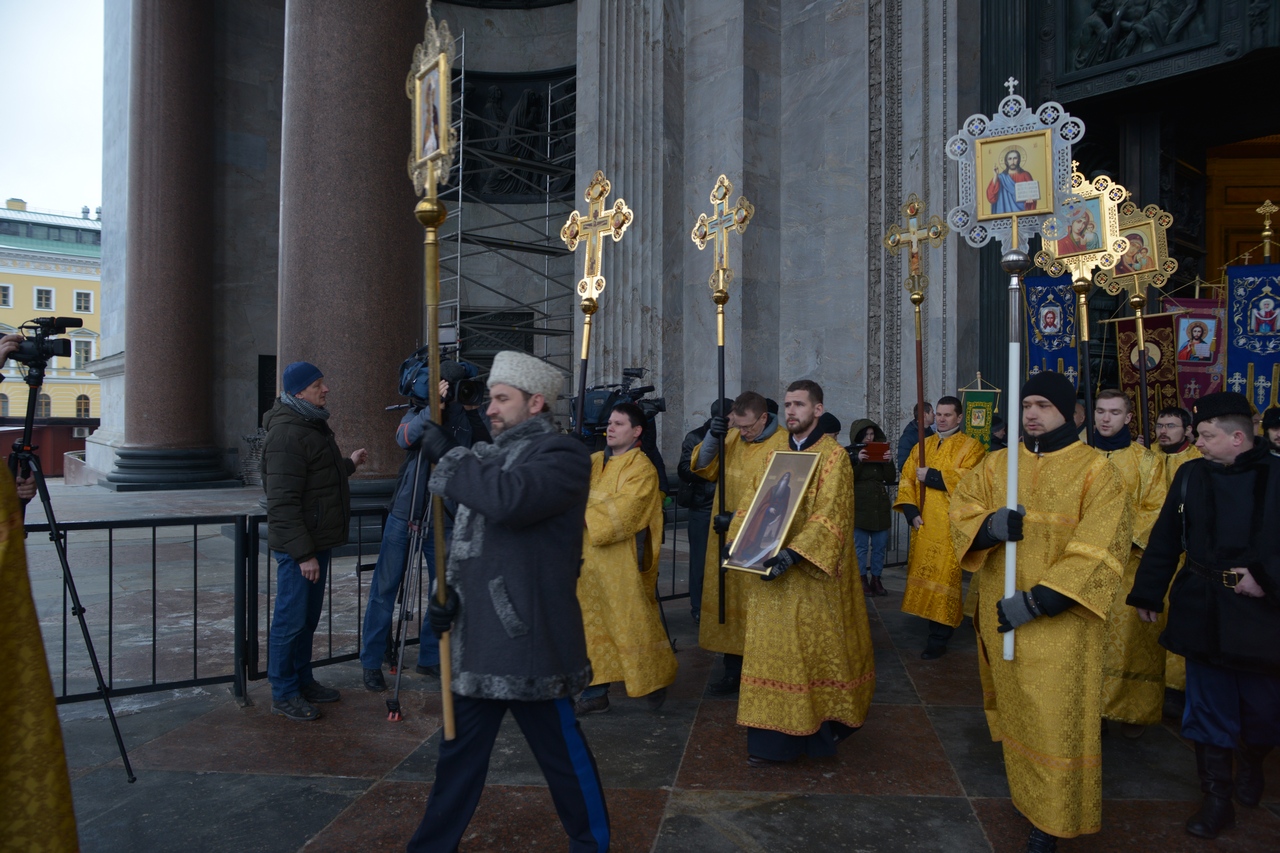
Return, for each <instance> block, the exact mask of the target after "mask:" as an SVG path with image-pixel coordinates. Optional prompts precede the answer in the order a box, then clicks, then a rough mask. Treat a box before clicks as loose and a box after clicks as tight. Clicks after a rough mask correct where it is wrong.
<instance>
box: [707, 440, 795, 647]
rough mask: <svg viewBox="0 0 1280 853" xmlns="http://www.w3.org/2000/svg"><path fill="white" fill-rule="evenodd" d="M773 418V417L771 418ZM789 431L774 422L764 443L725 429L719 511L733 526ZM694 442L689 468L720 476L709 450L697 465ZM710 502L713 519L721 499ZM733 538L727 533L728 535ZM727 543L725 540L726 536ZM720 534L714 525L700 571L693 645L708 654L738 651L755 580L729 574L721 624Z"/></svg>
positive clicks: (717, 460)
mask: <svg viewBox="0 0 1280 853" xmlns="http://www.w3.org/2000/svg"><path fill="white" fill-rule="evenodd" d="M775 422H776V421H775ZM787 436H788V433H787V431H786V430H785V429H783V428H782V427H781V426H779V427H778V428H777V429H776V430H774V433H773V435H771V436H769V437H768V438H766V439H764V440H763V441H759V442H753V441H743V440H742V436H741V435H740V434H739V433H738V431H737V430H736V429H731V430H729V434H728V435H727V436H725V439H724V442H725V443H724V461H725V472H724V487H725V488H724V511H725V512H727V513H733V515H734V524H735V525H741V524H742V519H743V518H744V517H745V516H746V514H747V510H748V509H749V508H750V506H751V498H752V497H753V496H754V495H755V493H756V486H757V485H759V483H760V480H761V479H762V478H763V477H764V471H765V468H767V467H768V465H769V458H770V457H771V456H772V455H773V451H775V450H786V449H787V447H788V442H787ZM701 452H702V445H701V444H699V445H698V446H697V447H695V448H694V449H693V455H692V456H691V457H690V462H689V470H690V471H692V472H693V473H695V474H697V475H698V476H699V477H702V478H703V479H704V480H711V481H715V480H716V478H717V477H718V476H719V474H720V457H719V455H718V454H712V457H711V459H710V461H708V462H707V464H706V465H703V466H701V467H699V466H698V462H699V459H698V454H699V453H701ZM719 494H720V493H719V487H718V486H717V491H716V497H715V498H714V499H713V500H712V503H711V514H712V517H713V518H714V516H715V514H716V513H717V512H719V508H720V498H719ZM730 538H732V537H730ZM726 541H727V540H726ZM720 562H721V560H720V537H719V536H717V535H716V532H715V530H714V529H712V530H711V531H710V533H709V534H708V535H707V561H706V568H705V569H704V570H703V578H704V580H703V584H702V616H701V619H700V621H699V622H698V645H700V646H702V647H703V648H704V649H707V650H709V651H713V652H721V653H722V654H728V655H741V654H742V644H743V640H744V638H745V634H746V622H745V619H744V613H743V607H744V597H745V595H746V593H745V591H744V587H745V586H746V584H747V583H748V582H749V581H754V580H755V578H752V577H749V576H748V575H746V574H744V573H743V572H728V573H727V574H726V575H725V579H724V624H723V625H721V624H720Z"/></svg>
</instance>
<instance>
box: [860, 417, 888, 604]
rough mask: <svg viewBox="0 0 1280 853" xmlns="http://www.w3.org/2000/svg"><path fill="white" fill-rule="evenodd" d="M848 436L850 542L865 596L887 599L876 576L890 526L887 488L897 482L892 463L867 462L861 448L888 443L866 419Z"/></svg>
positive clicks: (878, 572)
mask: <svg viewBox="0 0 1280 853" xmlns="http://www.w3.org/2000/svg"><path fill="white" fill-rule="evenodd" d="M849 435H850V437H851V438H852V439H853V443H852V444H850V445H849V459H850V460H851V461H852V462H853V501H854V503H853V541H854V545H855V547H856V549H857V552H858V571H859V572H860V573H861V574H862V591H863V592H864V593H866V594H867V595H888V591H887V590H885V588H884V584H883V583H881V582H880V573H881V572H882V571H884V552H885V546H887V545H888V544H889V525H890V524H892V523H893V520H892V518H893V517H892V509H891V501H890V500H889V486H891V485H893V484H894V483H896V482H897V480H898V477H897V473H898V472H897V470H896V468H895V467H894V464H893V462H872V461H869V460H868V457H867V451H866V447H865V445H866V444H867V443H868V442H871V441H880V442H884V441H887V440H888V439H886V438H885V435H884V430H882V429H880V427H879V425H878V424H876V423H875V422H874V421H872V420H868V419H867V418H863V419H862V420H860V421H855V422H854V423H853V426H851V427H850V428H849Z"/></svg>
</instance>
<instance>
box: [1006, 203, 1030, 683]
mask: <svg viewBox="0 0 1280 853" xmlns="http://www.w3.org/2000/svg"><path fill="white" fill-rule="evenodd" d="M1011 245H1012V246H1013V248H1012V249H1010V250H1009V251H1007V252H1005V253H1004V256H1003V257H1001V258H1000V268H1001V269H1003V270H1004V271H1005V272H1006V273H1008V274H1009V384H1008V386H1007V387H1008V388H1009V425H1010V426H1009V433H1010V437H1014V436H1016V435H1017V432H1016V431H1015V430H1014V429H1013V424H1014V418H1019V420H1020V419H1021V413H1020V412H1018V411H1017V410H1016V409H1015V408H1014V403H1013V401H1014V400H1017V399H1019V397H1018V396H1017V392H1018V389H1019V388H1020V386H1021V385H1022V277H1023V276H1024V275H1026V274H1027V270H1029V269H1031V256H1030V255H1028V254H1027V253H1026V252H1024V251H1022V249H1021V248H1019V247H1018V217H1016V216H1015V217H1013V240H1012V242H1011ZM1020 445H1021V442H1019V441H1011V442H1009V449H1008V452H1007V453H1006V454H1005V458H1006V459H1008V461H1009V464H1008V467H1007V468H1006V469H1005V506H1007V507H1008V508H1009V510H1010V511H1011V512H1017V511H1018V453H1019V452H1020V451H1021V449H1022V448H1021V446H1020ZM1017 591H1018V543H1017V542H1006V543H1004V597H1005V598H1009V597H1010V596H1012V595H1013V594H1014V593H1016V592H1017ZM1004 659H1005V660H1013V632H1012V631H1006V632H1005V635H1004Z"/></svg>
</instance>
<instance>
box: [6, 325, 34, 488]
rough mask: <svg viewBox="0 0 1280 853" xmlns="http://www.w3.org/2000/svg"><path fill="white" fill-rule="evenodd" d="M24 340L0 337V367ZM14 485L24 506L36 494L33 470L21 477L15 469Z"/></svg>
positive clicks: (13, 337)
mask: <svg viewBox="0 0 1280 853" xmlns="http://www.w3.org/2000/svg"><path fill="white" fill-rule="evenodd" d="M23 340H25V339H24V338H23V337H22V335H20V334H17V333H14V334H12V335H5V336H4V337H3V338H0V368H3V367H4V365H5V362H6V361H8V360H9V355H10V354H11V353H13V352H14V351H15V350H16V349H17V348H18V347H20V346H22V342H23ZM3 381H4V377H3V376H0V382H3ZM13 481H14V485H15V486H16V487H17V490H18V500H20V501H22V503H23V505H24V506H25V505H26V504H27V503H29V502H30V501H31V499H32V498H34V497H35V496H36V475H35V472H34V471H28V472H27V476H25V477H23V476H22V472H21V471H15V472H14V475H13Z"/></svg>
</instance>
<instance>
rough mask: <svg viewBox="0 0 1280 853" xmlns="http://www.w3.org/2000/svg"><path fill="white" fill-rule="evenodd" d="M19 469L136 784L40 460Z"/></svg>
mask: <svg viewBox="0 0 1280 853" xmlns="http://www.w3.org/2000/svg"><path fill="white" fill-rule="evenodd" d="M19 465H22V466H25V467H26V468H28V469H29V470H30V471H32V472H33V473H34V474H35V475H36V490H37V492H39V494H40V503H41V505H42V506H43V507H44V515H45V518H47V519H48V520H49V538H50V539H52V540H53V547H54V550H55V551H57V553H58V562H59V563H61V564H62V582H63V584H64V585H65V586H66V588H67V595H69V596H70V597H71V612H72V613H73V614H75V617H76V619H77V620H78V621H79V622H80V633H81V634H83V635H84V646H85V649H86V650H88V652H89V662H90V663H91V664H93V675H94V677H95V678H96V679H97V680H98V692H99V693H101V694H102V702H103V704H104V705H106V706H107V719H109V720H110V721H111V731H112V732H113V733H114V734H115V736H116V746H117V747H119V749H120V760H121V761H123V762H124V772H125V775H126V776H127V777H128V779H129V781H130V782H136V781H137V780H138V777H137V776H134V775H133V765H131V764H130V763H129V753H128V752H127V751H126V750H125V748H124V738H122V737H121V736H120V725H119V724H118V723H117V722H116V712H115V709H114V708H112V707H111V695H110V690H109V688H108V687H107V683H106V681H104V680H103V678H102V667H101V666H100V665H99V664H98V654H97V652H95V651H94V649H93V639H92V638H91V637H90V636H89V623H88V622H86V621H85V618H84V605H82V604H81V603H80V593H78V592H77V591H76V582H75V578H73V577H72V576H71V566H70V565H68V563H67V549H66V547H65V546H64V544H63V541H62V531H61V530H60V529H59V528H58V521H57V519H55V518H54V515H53V502H52V501H50V499H49V488H48V486H47V485H45V481H44V471H42V470H41V469H40V457H38V456H36V455H35V454H34V453H26V452H22V453H20V455H19Z"/></svg>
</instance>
